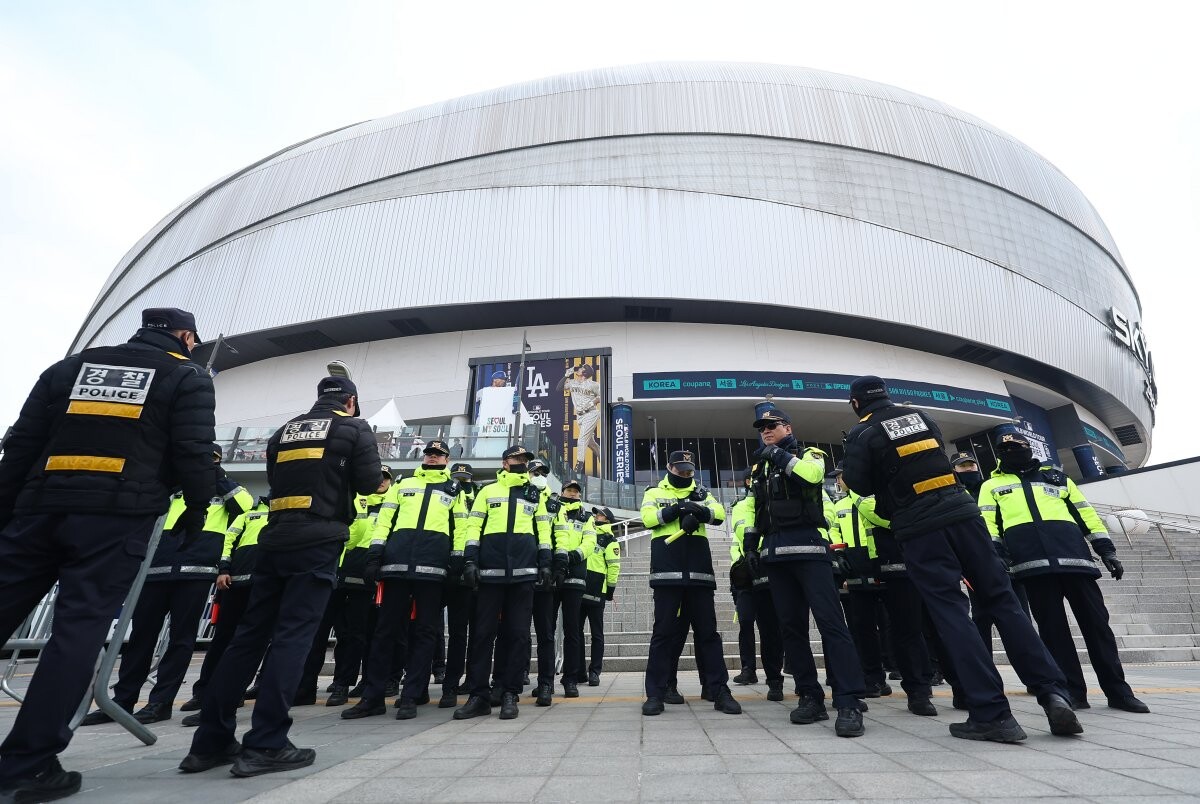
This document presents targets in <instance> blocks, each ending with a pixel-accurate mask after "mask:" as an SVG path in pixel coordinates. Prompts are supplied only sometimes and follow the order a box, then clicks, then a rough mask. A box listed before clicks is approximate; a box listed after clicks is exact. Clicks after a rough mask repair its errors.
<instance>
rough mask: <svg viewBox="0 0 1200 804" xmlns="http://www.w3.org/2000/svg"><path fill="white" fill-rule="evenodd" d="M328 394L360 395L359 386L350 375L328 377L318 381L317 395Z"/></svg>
mask: <svg viewBox="0 0 1200 804" xmlns="http://www.w3.org/2000/svg"><path fill="white" fill-rule="evenodd" d="M326 394H329V395H333V394H337V395H339V396H358V387H357V386H356V385H355V384H354V383H353V382H351V381H350V378H349V377H326V378H325V379H323V380H321V381H320V382H319V383H317V396H325V395H326Z"/></svg>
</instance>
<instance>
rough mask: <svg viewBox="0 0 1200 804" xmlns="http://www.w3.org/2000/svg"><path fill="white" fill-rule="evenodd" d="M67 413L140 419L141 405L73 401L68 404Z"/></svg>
mask: <svg viewBox="0 0 1200 804" xmlns="http://www.w3.org/2000/svg"><path fill="white" fill-rule="evenodd" d="M67 413H82V414H85V415H87V416H119V417H121V418H122V419H140V418H141V417H142V406H141V405H127V404H125V403H123V402H78V401H77V402H72V403H71V404H69V405H67Z"/></svg>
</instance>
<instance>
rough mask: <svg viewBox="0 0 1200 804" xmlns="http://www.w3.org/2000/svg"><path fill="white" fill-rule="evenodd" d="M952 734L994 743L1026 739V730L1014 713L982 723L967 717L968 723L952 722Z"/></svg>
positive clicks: (960, 737) (965, 738) (1015, 741)
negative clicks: (1014, 716)
mask: <svg viewBox="0 0 1200 804" xmlns="http://www.w3.org/2000/svg"><path fill="white" fill-rule="evenodd" d="M950 736H952V737H958V738H959V739H960V740H987V741H989V742H993V743H1019V742H1021V741H1022V740H1024V739H1025V730H1024V729H1023V728H1021V724H1020V723H1018V722H1017V721H1016V719H1014V718H1013V716H1012V715H1009V716H1007V717H1002V718H999V719H998V720H993V721H991V722H990V723H980V722H979V721H977V720H972V719H971V718H970V717H968V718H967V722H966V723H951V724H950Z"/></svg>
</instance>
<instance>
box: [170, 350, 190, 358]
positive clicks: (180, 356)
mask: <svg viewBox="0 0 1200 804" xmlns="http://www.w3.org/2000/svg"><path fill="white" fill-rule="evenodd" d="M167 354H169V355H170V356H171V357H177V358H179V359H180V360H187V359H189V358H188V357H187V356H186V355H181V354H179V352H167Z"/></svg>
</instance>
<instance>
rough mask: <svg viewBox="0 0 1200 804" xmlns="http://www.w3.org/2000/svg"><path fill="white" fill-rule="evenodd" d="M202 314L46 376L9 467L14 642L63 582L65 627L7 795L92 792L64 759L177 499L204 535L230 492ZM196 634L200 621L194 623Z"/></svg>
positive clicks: (4, 502)
mask: <svg viewBox="0 0 1200 804" xmlns="http://www.w3.org/2000/svg"><path fill="white" fill-rule="evenodd" d="M199 342H200V340H199V336H198V335H197V334H196V320H195V318H194V317H193V316H192V314H191V313H188V312H185V311H183V310H177V309H173V308H154V309H148V310H144V311H142V326H141V328H140V329H139V330H138V331H137V333H136V334H135V335H134V336H133V337H132V338H131V339H130V340H129V342H128V343H126V344H122V345H119V346H103V347H98V348H95V349H87V350H85V351H83V352H81V353H79V354H76V355H72V356H71V357H68V358H65V359H64V360H60V361H59V362H57V363H55V364H54V365H52V366H50V367H49V368H48V369H46V370H45V371H44V372H42V375H41V376H40V377H39V378H38V381H37V383H36V384H35V385H34V387H33V391H32V392H31V393H30V394H29V398H28V399H27V400H26V401H25V404H24V406H23V407H22V408H21V414H20V417H19V418H18V419H17V422H16V423H15V424H14V425H13V427H12V431H11V433H10V435H9V437H8V439H7V440H6V441H5V442H4V454H3V456H2V457H0V644H3V643H4V642H6V641H7V640H8V638H9V637H10V636H12V634H13V632H14V631H15V630H16V629H17V627H18V626H20V624H21V623H22V622H23V621H24V619H25V617H26V616H28V614H29V613H30V612H31V611H32V610H33V609H34V607H35V606H36V605H37V603H38V601H39V600H41V599H42V598H43V597H44V596H45V595H46V593H47V592H49V591H50V589H51V587H53V585H54V584H55V582H58V584H59V591H58V598H57V600H56V602H55V606H54V630H53V633H52V634H51V636H50V640H49V642H48V643H47V645H46V647H45V648H43V649H42V653H41V661H40V662H38V666H37V670H36V671H35V672H34V675H33V678H32V680H31V681H30V684H29V689H28V691H27V692H26V693H25V702H24V704H23V705H22V706H21V709H20V711H19V712H18V713H17V717H16V721H15V722H14V723H13V726H12V729H11V731H10V732H9V734H8V737H7V738H6V739H5V740H4V742H3V744H0V794H2V795H4V796H9V797H11V798H13V799H14V800H26V801H46V800H50V799H54V798H62V797H64V796H68V795H71V794H73V793H75V792H77V791H78V790H79V786H80V780H81V776H80V774H79V773H77V772H74V771H72V772H67V771H64V770H63V769H62V766H61V765H60V764H59V762H58V756H57V755H58V753H59V752H61V751H63V750H64V749H65V748H66V747H67V744H68V743H69V742H70V741H71V730H70V728H68V723H69V722H70V720H71V716H72V715H73V714H74V711H75V708H76V707H77V706H78V705H79V701H80V699H81V698H83V696H84V693H85V692H86V691H87V689H88V686H89V685H90V684H91V682H92V678H93V676H94V675H95V667H96V656H97V654H98V653H99V652H100V649H101V647H102V646H103V645H104V640H105V637H106V636H107V634H108V628H109V625H110V624H111V623H112V619H113V615H114V614H115V613H116V612H117V610H118V609H119V608H120V607H121V603H122V601H123V600H124V599H125V595H126V593H127V592H128V591H129V588H130V586H131V585H132V584H133V580H134V578H135V576H136V575H137V572H138V568H139V566H140V565H141V563H142V558H143V557H144V556H145V554H146V545H147V542H148V541H149V539H150V536H151V533H152V531H153V529H154V525H155V521H156V519H157V518H158V516H159V515H160V514H163V513H165V512H166V511H167V508H168V506H169V505H170V502H169V500H170V495H171V492H172V491H173V490H175V489H177V488H182V489H183V499H184V501H185V511H184V514H183V515H182V516H181V519H182V521H183V525H182V527H183V529H184V530H185V531H186V532H187V533H189V534H191V535H192V536H193V537H197V536H198V535H199V533H200V530H201V529H202V528H203V527H204V518H205V511H206V509H207V508H208V504H209V500H210V499H211V498H212V496H213V493H214V491H215V490H216V469H215V467H214V465H213V459H212V447H213V441H214V439H215V432H214V429H213V409H214V405H215V400H214V396H213V387H212V380H211V379H209V376H208V373H207V372H205V371H204V369H203V368H202V367H201V366H200V365H198V364H197V363H194V362H192V361H191V360H190V359H189V357H188V356H189V355H190V354H191V350H192V348H193V347H194V346H195V345H196V344H198V343H199ZM193 627H195V623H193Z"/></svg>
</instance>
